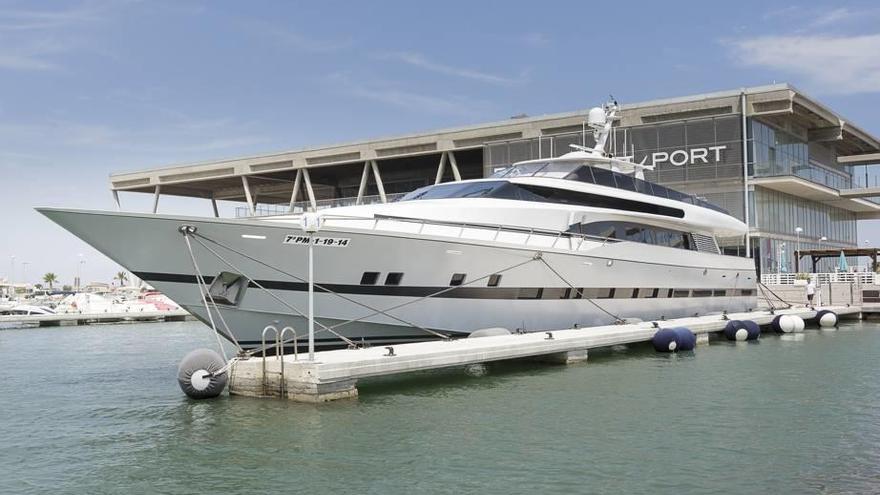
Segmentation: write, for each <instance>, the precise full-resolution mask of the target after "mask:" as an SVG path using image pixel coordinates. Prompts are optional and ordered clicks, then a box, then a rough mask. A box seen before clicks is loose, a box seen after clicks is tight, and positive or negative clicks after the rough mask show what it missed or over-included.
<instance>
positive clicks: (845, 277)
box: [761, 271, 880, 285]
mask: <svg viewBox="0 0 880 495" xmlns="http://www.w3.org/2000/svg"><path fill="white" fill-rule="evenodd" d="M797 276H798V274H796V273H764V274H762V275H761V283H763V284H765V285H798V284H804V285H806V283H807V281H806V279H803V278H801V279H798V278H797ZM809 276H811V277H816V283H819V284H828V283H847V284H849V283H855V284H872V285H880V275H878V274H877V273H874V272H869V271H861V272H837V273H811V274H809Z"/></svg>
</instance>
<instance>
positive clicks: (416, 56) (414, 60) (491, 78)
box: [379, 52, 526, 85]
mask: <svg viewBox="0 0 880 495" xmlns="http://www.w3.org/2000/svg"><path fill="white" fill-rule="evenodd" d="M379 58H380V59H383V60H394V61H397V62H403V63H405V64H407V65H410V66H413V67H418V68H420V69H424V70H427V71H430V72H435V73H438V74H444V75H447V76H454V77H460V78H463V79H470V80H473V81H480V82H484V83H490V84H500V85H516V84H521V83H523V82H525V80H526V77H525V74H521V75H520V76H518V77H508V76H501V75H498V74H492V73H489V72H483V71H479V70H476V69H469V68H466V67H456V66H453V65H446V64H441V63H438V62H434V61H431V60H428V59H427V58H426V57H425V56H424V55H422V54H420V53H414V52H394V53H385V54H382V55H379Z"/></svg>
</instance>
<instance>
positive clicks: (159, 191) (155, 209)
mask: <svg viewBox="0 0 880 495" xmlns="http://www.w3.org/2000/svg"><path fill="white" fill-rule="evenodd" d="M154 194H155V195H154V197H153V213H156V212H158V211H159V195H160V194H162V186H160V185H156V192H155V193H154Z"/></svg>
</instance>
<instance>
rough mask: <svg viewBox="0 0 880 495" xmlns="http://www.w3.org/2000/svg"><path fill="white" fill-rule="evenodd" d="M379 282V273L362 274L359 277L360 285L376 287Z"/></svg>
mask: <svg viewBox="0 0 880 495" xmlns="http://www.w3.org/2000/svg"><path fill="white" fill-rule="evenodd" d="M378 280H379V272H364V274H363V275H361V285H376V282H377V281H378Z"/></svg>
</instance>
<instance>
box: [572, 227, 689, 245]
mask: <svg viewBox="0 0 880 495" xmlns="http://www.w3.org/2000/svg"><path fill="white" fill-rule="evenodd" d="M568 230H569V232H578V230H580V233H582V234H585V235H589V236H594V237H601V238H603V239H619V240H622V241H630V242H641V243H643V244H653V245H656V246H667V247H673V248H678V249H692V247H691V246H692V244H693V243H692V242H691V240H690V234H689V233H687V232H679V231H676V230H670V229H664V228H662V227H654V226H653V225H643V224H638V223H631V222H593V223H588V224H574V225H572V226H571V227H569V229H568Z"/></svg>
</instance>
